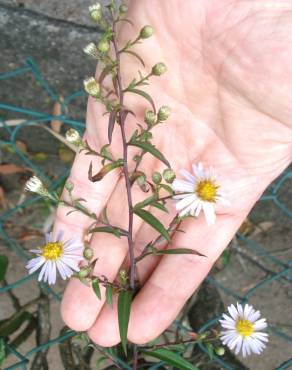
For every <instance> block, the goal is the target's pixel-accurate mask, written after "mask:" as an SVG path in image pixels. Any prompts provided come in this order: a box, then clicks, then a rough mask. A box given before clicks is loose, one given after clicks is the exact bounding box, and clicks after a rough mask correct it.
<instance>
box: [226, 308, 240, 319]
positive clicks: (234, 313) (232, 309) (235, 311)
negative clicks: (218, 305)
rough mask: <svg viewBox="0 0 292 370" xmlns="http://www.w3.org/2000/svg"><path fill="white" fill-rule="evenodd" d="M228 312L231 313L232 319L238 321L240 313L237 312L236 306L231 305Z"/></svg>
mask: <svg viewBox="0 0 292 370" xmlns="http://www.w3.org/2000/svg"><path fill="white" fill-rule="evenodd" d="M227 309H228V311H229V313H230V315H231V317H232V318H233V320H235V321H236V320H237V318H238V311H237V309H236V308H235V306H234V305H233V304H232V305H230V306H229V307H228V308H227Z"/></svg>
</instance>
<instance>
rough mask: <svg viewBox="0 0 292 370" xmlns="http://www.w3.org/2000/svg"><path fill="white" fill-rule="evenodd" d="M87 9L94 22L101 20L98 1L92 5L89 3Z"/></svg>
mask: <svg viewBox="0 0 292 370" xmlns="http://www.w3.org/2000/svg"><path fill="white" fill-rule="evenodd" d="M88 9H89V13H90V16H91V18H92V19H93V20H94V21H95V22H99V21H100V20H101V17H102V11H101V5H100V4H99V3H97V4H94V5H91V6H90V7H89V8H88Z"/></svg>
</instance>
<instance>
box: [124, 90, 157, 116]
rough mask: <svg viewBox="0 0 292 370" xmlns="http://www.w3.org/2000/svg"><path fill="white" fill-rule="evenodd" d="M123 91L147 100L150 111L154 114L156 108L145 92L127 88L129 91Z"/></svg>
mask: <svg viewBox="0 0 292 370" xmlns="http://www.w3.org/2000/svg"><path fill="white" fill-rule="evenodd" d="M125 91H129V92H132V93H134V94H137V95H140V96H142V97H143V98H145V99H146V100H148V102H149V103H150V104H151V106H152V109H153V111H154V113H156V108H155V104H154V101H153V99H152V98H151V96H150V95H149V94H147V93H146V92H145V91H143V90H139V89H133V88H129V89H126V90H125Z"/></svg>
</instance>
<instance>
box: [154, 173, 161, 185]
mask: <svg viewBox="0 0 292 370" xmlns="http://www.w3.org/2000/svg"><path fill="white" fill-rule="evenodd" d="M152 180H153V182H154V184H157V185H158V184H160V183H161V180H162V176H161V174H160V173H159V172H154V173H153V174H152Z"/></svg>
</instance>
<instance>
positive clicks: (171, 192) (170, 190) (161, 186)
mask: <svg viewBox="0 0 292 370" xmlns="http://www.w3.org/2000/svg"><path fill="white" fill-rule="evenodd" d="M159 187H160V188H162V189H164V190H166V191H167V192H168V193H169V194H170V195H173V194H174V192H173V190H172V188H171V186H169V185H166V184H160V185H159Z"/></svg>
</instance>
